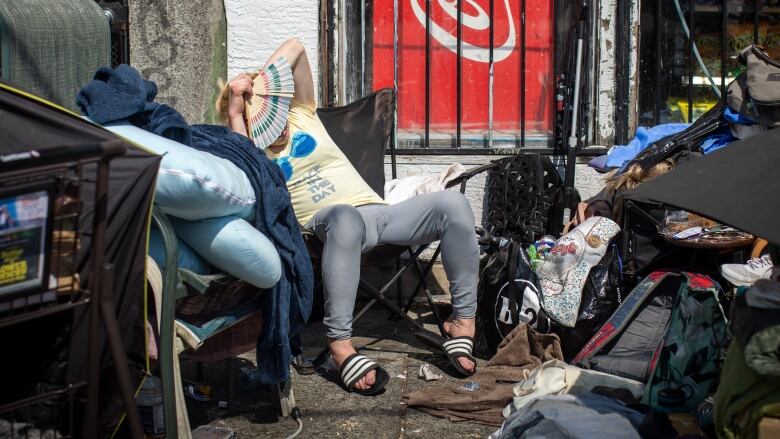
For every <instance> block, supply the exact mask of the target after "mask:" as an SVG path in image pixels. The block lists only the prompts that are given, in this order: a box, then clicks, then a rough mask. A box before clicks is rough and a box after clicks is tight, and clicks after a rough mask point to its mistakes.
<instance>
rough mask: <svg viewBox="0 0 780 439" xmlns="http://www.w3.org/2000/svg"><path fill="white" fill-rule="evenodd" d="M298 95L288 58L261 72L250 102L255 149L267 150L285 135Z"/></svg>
mask: <svg viewBox="0 0 780 439" xmlns="http://www.w3.org/2000/svg"><path fill="white" fill-rule="evenodd" d="M294 94H295V85H294V83H293V75H292V69H291V68H290V64H289V63H288V62H287V60H286V59H285V58H279V59H277V60H276V61H274V62H273V63H271V64H269V65H268V66H266V68H264V69H263V70H261V71H260V73H259V74H258V75H257V77H256V78H255V79H254V85H253V87H252V98H251V99H250V100H248V101H247V103H246V114H247V121H248V124H249V137H250V138H252V140H253V141H254V142H255V146H257V147H258V148H265V147H267V146H268V145H270V144H271V143H273V142H274V141H275V140H276V139H277V138H278V137H279V135H280V134H282V131H283V130H284V127H285V125H286V124H287V114H288V113H289V112H290V102H292V98H293V95H294Z"/></svg>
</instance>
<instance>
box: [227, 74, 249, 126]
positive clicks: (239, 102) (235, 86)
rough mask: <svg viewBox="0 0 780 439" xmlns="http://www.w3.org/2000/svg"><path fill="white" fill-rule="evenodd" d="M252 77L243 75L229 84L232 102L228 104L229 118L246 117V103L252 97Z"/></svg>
mask: <svg viewBox="0 0 780 439" xmlns="http://www.w3.org/2000/svg"><path fill="white" fill-rule="evenodd" d="M252 85H253V82H252V77H251V76H249V75H247V74H246V73H241V74H239V75H238V76H236V77H235V78H233V80H232V81H230V83H229V84H228V87H229V88H230V101H229V103H228V117H229V118H231V119H232V118H234V117H238V116H241V117H243V115H244V108H245V106H246V103H245V101H246V100H247V99H250V98H251V97H252Z"/></svg>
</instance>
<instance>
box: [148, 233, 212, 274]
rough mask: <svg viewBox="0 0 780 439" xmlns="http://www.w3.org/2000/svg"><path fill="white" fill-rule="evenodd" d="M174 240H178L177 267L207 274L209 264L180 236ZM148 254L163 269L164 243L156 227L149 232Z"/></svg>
mask: <svg viewBox="0 0 780 439" xmlns="http://www.w3.org/2000/svg"><path fill="white" fill-rule="evenodd" d="M176 240H177V241H178V242H177V243H176V247H177V248H178V250H179V268H186V269H187V270H190V271H191V272H193V273H196V274H209V272H210V271H211V270H210V267H209V264H208V263H207V262H206V261H204V260H203V258H201V257H200V256H199V255H198V254H197V253H195V250H193V249H192V247H190V246H189V245H187V243H186V242H184V241H182V240H181V238H178V237H177V239H176ZM149 256H151V257H152V259H154V262H157V266H158V267H160V269H161V270H163V271H165V243H164V242H163V238H162V235H161V234H160V231H159V230H157V229H152V230H151V231H150V232H149Z"/></svg>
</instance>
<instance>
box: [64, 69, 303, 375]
mask: <svg viewBox="0 0 780 439" xmlns="http://www.w3.org/2000/svg"><path fill="white" fill-rule="evenodd" d="M156 95H157V86H156V85H155V83H154V82H151V81H145V80H144V79H143V78H142V77H141V75H140V74H139V73H138V72H137V71H136V70H135V69H133V68H131V67H129V66H126V65H121V66H119V67H117V68H116V69H111V68H108V67H102V68H100V69H98V71H97V73H96V74H95V78H94V80H93V81H92V82H90V83H89V84H87V86H85V87H84V88H83V89H82V90H81V91H80V92H79V95H78V98H77V104H78V105H79V107H80V108H81V109H82V111H83V112H84V114H85V115H86V116H88V117H89V118H90V119H92V120H93V121H95V122H97V123H109V122H115V121H120V120H127V121H129V122H130V123H132V124H133V125H136V126H138V127H139V128H142V129H145V130H147V131H151V132H153V133H155V134H159V135H161V136H163V137H167V138H169V139H171V140H176V141H178V142H180V143H183V144H185V145H189V146H192V147H193V148H196V149H199V150H202V151H206V152H209V153H211V154H213V155H215V156H217V157H222V158H225V159H228V160H230V161H232V162H233V163H234V164H235V165H236V166H238V167H239V168H240V169H241V170H242V171H243V172H244V173H246V175H247V178H249V181H250V183H251V184H252V188H253V189H254V191H255V199H256V200H257V201H256V203H255V217H254V224H253V225H254V226H255V227H256V228H257V229H258V230H259V231H260V232H261V233H263V234H264V235H265V236H267V237H268V238H269V239H270V240H271V241H272V242H273V244H274V246H275V247H276V248H277V250H278V251H279V256H280V258H281V260H282V269H283V273H282V278H281V280H280V281H279V282H278V283H277V284H276V285H275V286H274V287H273V288H272V289H271V291H270V292H269V293H267V294H264V295H263V297H262V309H263V332H262V333H261V335H260V339H259V340H258V346H257V367H258V369H259V371H260V373H259V376H258V378H259V380H260V381H261V382H263V383H266V384H276V383H280V382H283V381H286V380H288V379H289V376H290V371H289V365H290V361H291V360H292V356H293V355H295V354H298V353H299V352H301V342H300V331H301V330H302V329H303V325H304V324H305V323H306V321H307V320H308V318H309V314H310V312H311V307H312V291H313V286H314V275H313V273H312V268H311V261H310V260H309V253H308V251H307V250H306V246H305V245H304V242H303V238H302V236H301V231H300V227H299V225H298V220H297V219H296V218H295V213H294V212H293V209H292V205H291V204H290V194H289V192H288V191H287V186H286V184H285V180H284V175H283V174H282V171H281V170H280V169H279V167H278V166H276V165H275V164H274V163H273V162H271V161H270V160H269V159H268V158H267V157H266V155H265V154H264V153H263V151H261V150H259V149H257V148H255V147H254V144H253V143H252V141H251V140H250V139H249V138H247V137H244V136H241V135H238V134H236V133H233V132H232V131H230V130H228V129H227V128H226V127H223V126H216V125H195V126H192V127H190V126H189V125H187V123H186V122H185V121H184V118H183V117H182V116H181V115H180V114H179V113H178V112H177V111H176V110H175V109H173V108H171V107H168V106H165V105H161V104H157V103H155V102H154V97H155V96H156ZM214 216H215V217H218V216H220V214H219V212H215V214H214Z"/></svg>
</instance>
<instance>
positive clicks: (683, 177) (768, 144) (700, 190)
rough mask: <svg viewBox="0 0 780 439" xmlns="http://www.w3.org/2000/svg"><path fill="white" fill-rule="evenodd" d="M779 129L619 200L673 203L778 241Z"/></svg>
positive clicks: (689, 164)
mask: <svg viewBox="0 0 780 439" xmlns="http://www.w3.org/2000/svg"><path fill="white" fill-rule="evenodd" d="M778 167H780V129H775V130H772V131H767V132H765V133H762V134H758V135H755V136H753V137H750V138H747V139H744V140H740V141H738V142H734V143H732V144H730V145H729V146H727V147H725V148H723V149H720V150H718V151H715V152H713V153H712V154H709V155H707V156H705V157H701V158H698V159H696V160H691V161H689V162H686V163H682V164H680V165H679V166H677V167H676V168H675V169H673V170H672V171H670V172H669V173H667V174H664V175H661V176H659V177H656V178H654V179H652V180H650V181H647V182H644V183H642V184H641V185H639V186H637V187H636V188H635V189H633V190H631V191H629V192H627V193H626V194H625V198H627V199H635V200H639V201H642V200H652V201H658V202H661V203H665V204H667V205H670V206H674V207H679V208H680V209H685V210H688V211H691V212H695V213H698V214H699V215H702V216H705V217H707V218H712V219H714V220H717V221H720V222H721V223H723V224H726V225H729V226H732V227H735V228H737V229H741V230H744V231H746V232H749V233H752V234H754V235H756V236H758V237H760V238H764V239H766V240H768V241H770V242H772V243H775V244H778V243H780V227H778V225H780V223H779V222H778V220H777V219H778V217H779V216H780V211H779V209H778V207H777V206H778V204H777V194H778V193H780V179H778V178H777V170H778Z"/></svg>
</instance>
